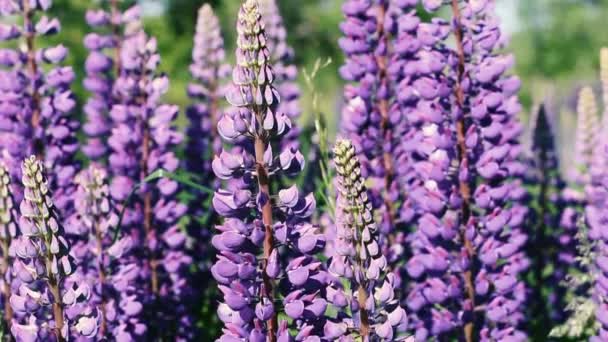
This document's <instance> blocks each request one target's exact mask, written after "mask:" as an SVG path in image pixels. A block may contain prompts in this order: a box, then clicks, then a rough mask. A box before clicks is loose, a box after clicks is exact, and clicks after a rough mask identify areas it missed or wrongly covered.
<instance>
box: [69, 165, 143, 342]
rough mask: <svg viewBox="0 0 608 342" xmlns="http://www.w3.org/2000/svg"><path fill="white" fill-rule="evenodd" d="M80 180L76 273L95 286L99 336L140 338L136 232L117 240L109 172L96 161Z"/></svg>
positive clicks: (75, 217) (93, 299)
mask: <svg viewBox="0 0 608 342" xmlns="http://www.w3.org/2000/svg"><path fill="white" fill-rule="evenodd" d="M76 183H77V184H78V189H77V190H76V192H75V194H74V197H75V199H76V200H75V203H76V212H77V214H76V215H73V217H72V219H73V220H74V222H73V223H72V227H78V230H74V231H71V232H68V233H69V234H72V235H75V236H77V237H78V239H73V240H75V241H76V242H75V243H74V244H73V245H72V248H71V254H72V255H73V256H74V258H75V262H76V263H77V264H78V265H79V267H78V269H77V271H76V274H77V275H78V277H79V278H80V279H82V280H84V281H85V282H86V283H87V284H88V286H89V287H90V288H91V290H92V291H91V299H90V303H91V304H93V305H96V306H97V307H98V308H99V317H98V318H97V320H98V327H99V329H98V331H97V333H96V334H95V337H96V338H97V339H104V338H111V337H114V338H116V339H117V340H128V341H133V340H137V339H138V338H141V336H143V335H144V334H145V332H146V329H147V328H146V325H145V324H143V323H142V321H141V316H142V313H143V305H142V303H141V301H140V298H141V293H140V291H139V289H138V284H137V283H136V281H137V280H138V274H137V273H138V272H139V271H138V269H137V264H136V263H135V262H133V261H132V259H133V258H132V256H131V255H130V251H131V247H132V240H131V237H130V236H124V237H122V238H121V239H119V240H117V241H114V234H116V232H115V229H118V227H116V225H117V224H118V214H117V210H116V208H115V206H114V205H113V203H112V199H111V198H110V189H109V186H108V184H107V173H106V171H105V170H104V169H103V168H100V167H99V166H96V165H91V166H89V168H88V169H85V170H83V171H81V172H80V173H79V174H78V175H77V177H76ZM70 311H71V310H70V309H69V310H67V312H68V314H70V313H71V312H70Z"/></svg>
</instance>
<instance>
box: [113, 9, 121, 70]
mask: <svg viewBox="0 0 608 342" xmlns="http://www.w3.org/2000/svg"><path fill="white" fill-rule="evenodd" d="M110 11H111V16H112V22H111V25H112V35H113V36H114V40H115V44H116V47H115V48H114V73H115V75H114V77H116V78H118V77H119V76H120V72H121V63H120V49H121V45H120V44H121V42H122V39H121V34H120V25H118V23H117V20H118V18H120V9H119V8H118V0H112V1H111V2H110Z"/></svg>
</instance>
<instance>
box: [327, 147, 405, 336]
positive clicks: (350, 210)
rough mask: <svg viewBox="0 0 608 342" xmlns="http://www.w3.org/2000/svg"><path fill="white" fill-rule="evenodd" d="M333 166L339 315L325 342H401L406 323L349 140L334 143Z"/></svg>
mask: <svg viewBox="0 0 608 342" xmlns="http://www.w3.org/2000/svg"><path fill="white" fill-rule="evenodd" d="M334 161H335V165H336V173H337V183H338V199H337V203H336V239H335V253H334V255H333V256H332V258H331V261H330V266H329V271H330V273H331V274H332V275H334V276H335V277H336V280H335V281H333V282H332V284H331V285H330V286H329V287H328V290H327V298H328V300H329V301H330V302H331V303H332V305H333V306H334V307H335V308H336V311H337V312H338V314H337V317H336V318H335V319H334V320H329V321H328V322H327V323H326V324H325V338H327V339H329V340H341V341H342V340H344V341H347V340H351V339H352V337H351V334H353V333H354V334H355V335H352V336H357V335H359V336H361V337H362V338H363V340H364V341H367V340H370V341H376V340H378V341H380V340H382V341H397V340H402V339H403V337H404V334H405V331H406V330H407V325H408V318H407V315H406V312H405V310H404V309H403V308H402V307H401V306H400V303H399V297H398V296H397V294H396V290H397V289H396V285H397V284H396V283H395V277H394V275H393V274H392V273H388V272H387V268H388V264H387V260H386V257H385V256H384V255H383V254H382V250H381V249H380V245H379V242H378V229H377V227H376V224H375V222H374V217H373V209H372V205H371V203H370V200H369V197H368V192H367V189H366V187H365V179H364V178H362V176H361V164H360V163H359V159H358V158H357V156H356V153H355V148H354V147H353V145H352V143H351V142H350V141H348V140H339V141H338V142H337V143H336V146H335V148H334ZM348 308H350V310H348ZM348 312H352V314H351V315H348V314H347V313H348Z"/></svg>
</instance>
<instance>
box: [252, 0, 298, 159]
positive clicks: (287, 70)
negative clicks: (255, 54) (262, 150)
mask: <svg viewBox="0 0 608 342" xmlns="http://www.w3.org/2000/svg"><path fill="white" fill-rule="evenodd" d="M259 6H260V13H261V14H262V20H263V21H264V23H265V27H266V38H267V39H268V41H267V42H266V44H267V46H268V51H269V52H270V63H271V64H272V66H273V72H274V77H275V80H274V85H275V88H276V89H277V92H278V93H279V97H280V98H281V102H280V103H279V104H278V106H277V112H279V113H283V114H285V115H287V116H288V117H289V119H290V120H291V123H292V126H291V129H290V130H289V132H288V133H287V134H286V135H285V136H284V137H283V138H282V139H281V141H280V142H279V143H280V144H281V149H284V148H288V147H293V148H294V149H297V148H298V146H299V143H298V137H299V136H300V129H299V128H298V127H297V126H296V125H295V124H296V123H297V121H298V119H299V118H300V114H301V112H302V110H301V108H300V103H299V102H300V101H299V100H300V88H299V87H298V83H297V78H298V69H297V68H296V66H295V65H294V59H295V52H294V51H293V48H291V47H290V46H289V45H288V44H287V30H286V29H285V25H284V24H283V18H282V17H281V13H280V10H279V6H278V5H277V3H276V0H260V1H259Z"/></svg>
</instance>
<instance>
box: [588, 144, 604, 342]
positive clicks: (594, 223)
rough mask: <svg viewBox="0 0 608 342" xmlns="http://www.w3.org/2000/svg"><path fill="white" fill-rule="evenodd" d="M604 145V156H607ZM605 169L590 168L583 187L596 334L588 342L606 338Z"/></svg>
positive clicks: (597, 341)
mask: <svg viewBox="0 0 608 342" xmlns="http://www.w3.org/2000/svg"><path fill="white" fill-rule="evenodd" d="M607 147H608V146H607V145H604V153H608V149H607ZM607 176H608V174H607V173H606V170H605V169H603V168H597V167H595V166H593V167H592V168H591V183H590V185H589V186H587V188H586V194H587V198H588V203H587V205H586V207H585V221H586V223H587V225H588V227H589V239H590V240H591V242H592V243H593V245H594V258H593V260H594V262H595V265H594V266H595V268H594V269H593V271H594V273H593V278H592V279H593V285H594V289H593V299H594V300H595V305H596V306H595V320H596V322H597V323H599V326H600V328H599V331H598V332H597V334H596V336H594V337H592V338H591V339H590V341H592V342H600V341H604V340H606V339H608V301H607V298H608V287H607V286H606V284H607V281H606V280H607V279H608V267H607V266H606V260H608V259H607V258H608V234H606V220H607V219H608V218H607V217H606V214H607V213H608V210H607V209H608V188H607V187H606V184H608V183H607V181H608V178H607Z"/></svg>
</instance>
